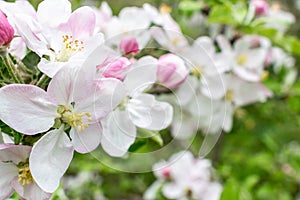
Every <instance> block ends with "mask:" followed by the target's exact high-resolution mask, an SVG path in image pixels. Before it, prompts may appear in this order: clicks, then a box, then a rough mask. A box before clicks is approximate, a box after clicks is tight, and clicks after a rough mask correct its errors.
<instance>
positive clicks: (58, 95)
mask: <svg viewBox="0 0 300 200" xmlns="http://www.w3.org/2000/svg"><path fill="white" fill-rule="evenodd" d="M77 72H78V69H76V68H72V67H70V66H65V67H64V68H62V69H61V70H60V71H59V72H58V73H57V74H56V75H55V76H54V77H53V79H52V80H51V81H50V83H49V85H48V89H47V93H48V94H49V95H50V96H51V97H52V98H53V100H54V101H55V103H56V104H57V105H69V104H70V103H71V102H73V98H72V97H73V93H74V84H75V81H76V80H77V78H76V77H77Z"/></svg>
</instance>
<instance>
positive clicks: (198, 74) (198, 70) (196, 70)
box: [191, 66, 203, 79]
mask: <svg viewBox="0 0 300 200" xmlns="http://www.w3.org/2000/svg"><path fill="white" fill-rule="evenodd" d="M202 72H203V67H201V66H195V67H193V68H192V70H191V74H192V75H194V76H196V77H197V78H198V79H199V78H200V77H201V74H202Z"/></svg>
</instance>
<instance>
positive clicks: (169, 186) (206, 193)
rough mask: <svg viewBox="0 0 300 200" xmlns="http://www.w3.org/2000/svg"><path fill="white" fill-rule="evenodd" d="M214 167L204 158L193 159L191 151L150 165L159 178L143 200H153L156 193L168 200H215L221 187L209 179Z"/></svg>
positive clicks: (219, 194)
mask: <svg viewBox="0 0 300 200" xmlns="http://www.w3.org/2000/svg"><path fill="white" fill-rule="evenodd" d="M212 171H213V168H212V166H211V163H210V161H209V160H207V159H200V158H199V159H195V158H194V156H193V155H192V153H191V152H188V151H186V152H179V153H177V154H175V155H173V156H172V157H171V158H170V159H169V161H161V162H159V163H157V164H155V165H154V166H153V172H154V174H155V176H156V178H157V179H158V180H157V181H156V182H155V183H154V184H153V185H152V186H150V188H149V189H148V190H147V191H146V193H145V195H144V198H145V199H146V200H153V199H156V195H157V192H158V190H159V189H160V188H161V190H162V194H163V195H164V196H165V197H167V198H168V199H178V200H179V199H189V198H192V199H195V200H200V199H201V200H218V199H219V198H220V196H221V192H222V185H221V184H220V183H219V182H217V181H215V180H212V174H213V173H212Z"/></svg>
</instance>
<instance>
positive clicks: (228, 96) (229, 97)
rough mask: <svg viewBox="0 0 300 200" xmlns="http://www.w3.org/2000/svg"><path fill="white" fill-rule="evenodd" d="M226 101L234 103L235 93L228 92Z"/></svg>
mask: <svg viewBox="0 0 300 200" xmlns="http://www.w3.org/2000/svg"><path fill="white" fill-rule="evenodd" d="M225 100H227V101H232V100H233V91H232V90H228V91H227V92H226V94H225Z"/></svg>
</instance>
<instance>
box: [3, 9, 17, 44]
mask: <svg viewBox="0 0 300 200" xmlns="http://www.w3.org/2000/svg"><path fill="white" fill-rule="evenodd" d="M13 38H14V29H13V27H12V26H11V25H10V24H9V22H8V20H7V18H6V16H5V14H4V13H3V12H2V11H1V10H0V46H7V45H8V44H9V43H10V42H11V41H12V39H13Z"/></svg>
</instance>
